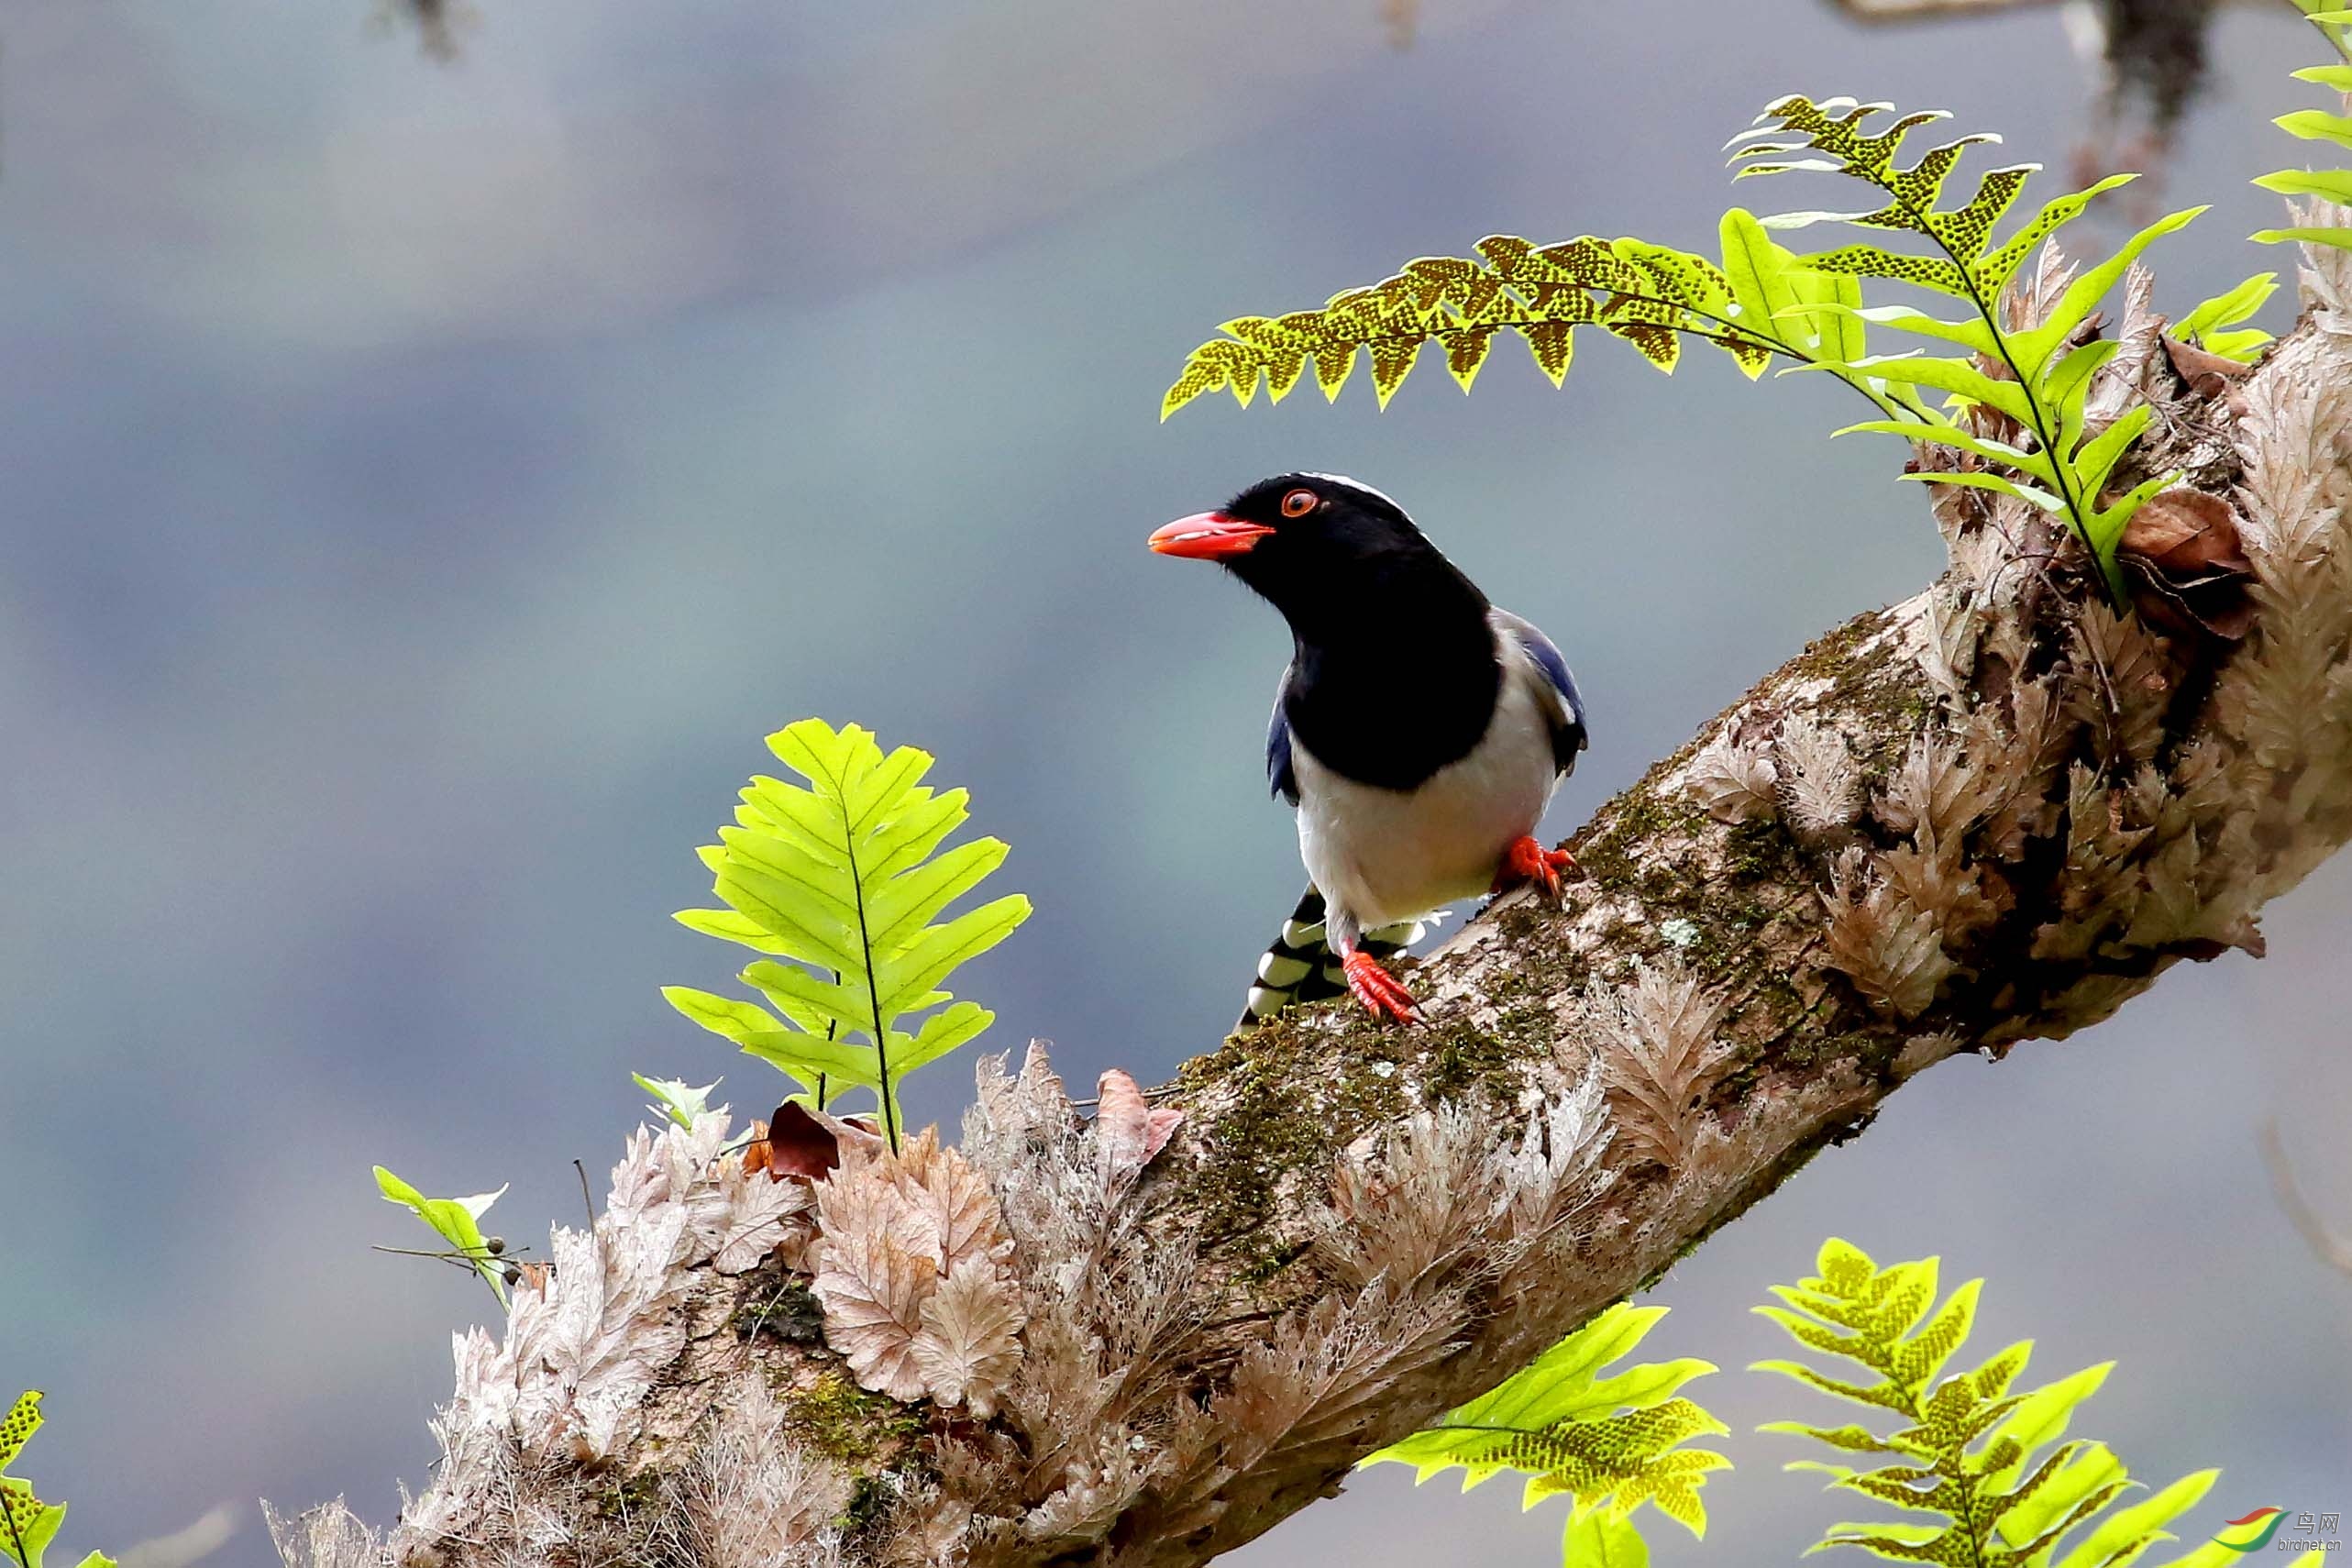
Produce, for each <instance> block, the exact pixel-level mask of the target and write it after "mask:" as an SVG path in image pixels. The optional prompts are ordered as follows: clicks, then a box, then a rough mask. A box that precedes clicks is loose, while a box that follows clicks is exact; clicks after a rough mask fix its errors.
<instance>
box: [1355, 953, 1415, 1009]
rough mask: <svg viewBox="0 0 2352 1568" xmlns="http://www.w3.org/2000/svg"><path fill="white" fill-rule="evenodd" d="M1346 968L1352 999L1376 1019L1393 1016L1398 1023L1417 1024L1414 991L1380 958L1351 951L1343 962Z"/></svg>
mask: <svg viewBox="0 0 2352 1568" xmlns="http://www.w3.org/2000/svg"><path fill="white" fill-rule="evenodd" d="M1342 967H1343V968H1345V969H1346V971H1347V977H1348V989H1349V990H1350V991H1352V992H1353V993H1354V996H1355V999H1356V1000H1358V1001H1360V1002H1362V1003H1363V1004H1364V1007H1365V1008H1366V1009H1368V1010H1370V1011H1371V1013H1372V1016H1373V1017H1375V1018H1378V1019H1394V1020H1395V1021H1397V1022H1398V1023H1419V1022H1420V1021H1421V1010H1420V1009H1419V1007H1418V1006H1416V1005H1415V1004H1414V1001H1413V993H1412V992H1410V991H1408V990H1407V989H1406V988H1405V983H1404V982H1403V981H1402V980H1399V979H1398V978H1397V977H1396V976H1394V975H1392V974H1390V973H1389V972H1388V971H1387V970H1386V969H1384V968H1382V967H1381V966H1380V960H1378V959H1377V958H1375V957H1374V956H1373V955H1371V954H1369V953H1364V952H1355V953H1351V954H1349V955H1347V957H1346V958H1345V959H1344V960H1343V961H1342Z"/></svg>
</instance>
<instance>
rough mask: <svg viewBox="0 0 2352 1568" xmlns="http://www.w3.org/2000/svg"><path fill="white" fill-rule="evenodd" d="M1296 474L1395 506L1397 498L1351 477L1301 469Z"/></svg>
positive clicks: (1402, 510) (1401, 508) (1400, 508)
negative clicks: (1345, 487)
mask: <svg viewBox="0 0 2352 1568" xmlns="http://www.w3.org/2000/svg"><path fill="white" fill-rule="evenodd" d="M1298 472H1299V474H1300V475H1301V476H1302V477H1304V478H1307V479H1319V480H1330V481H1331V483H1333V484H1343V485H1346V486H1347V487H1348V488H1349V489H1351V490H1360V491H1364V494H1366V495H1369V496H1373V497H1375V498H1377V499H1378V500H1381V501H1385V502H1387V503H1388V504H1389V505H1391V506H1397V498H1396V497H1395V496H1393V495H1391V494H1389V493H1388V492H1387V491H1385V490H1375V489H1374V488H1373V487H1372V486H1370V485H1368V484H1366V483H1364V481H1363V480H1360V479H1356V478H1354V477H1353V476H1352V475H1348V474H1327V473H1320V472H1318V471H1317V470H1315V469H1299V470H1298ZM1397 511H1399V512H1405V509H1404V508H1403V507H1401V506H1397ZM1405 515H1406V516H1408V517H1409V516H1411V515H1412V513H1409V512H1406V513H1405Z"/></svg>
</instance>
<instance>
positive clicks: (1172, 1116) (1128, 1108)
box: [1094, 1067, 1184, 1192]
mask: <svg viewBox="0 0 2352 1568" xmlns="http://www.w3.org/2000/svg"><path fill="white" fill-rule="evenodd" d="M1095 1092H1096V1093H1097V1094H1098V1095H1099V1096H1100V1097H1101V1099H1100V1100H1099V1109H1098V1110H1096V1112H1095V1123H1094V1136H1095V1145H1094V1157H1095V1168H1096V1170H1097V1171H1099V1173H1100V1174H1101V1176H1102V1186H1103V1190H1104V1191H1106V1192H1118V1191H1120V1190H1121V1189H1123V1188H1124V1187H1127V1186H1128V1184H1130V1183H1131V1182H1132V1181H1133V1180H1134V1179H1135V1178H1136V1177H1137V1176H1141V1175H1143V1167H1144V1166H1145V1165H1150V1164H1151V1163H1152V1157H1153V1156H1154V1154H1158V1153H1159V1152H1160V1151H1161V1150H1162V1149H1165V1148H1166V1147H1167V1145H1168V1140H1169V1139H1170V1138H1171V1137H1173V1136H1175V1134H1176V1126H1177V1124H1178V1123H1179V1122H1181V1121H1184V1112H1183V1111H1181V1110H1176V1108H1175V1107H1174V1106H1161V1107H1158V1108H1157V1109H1154V1107H1152V1106H1151V1105H1150V1104H1148V1103H1146V1102H1145V1100H1144V1099H1143V1090H1142V1089H1140V1088H1136V1087H1135V1080H1134V1079H1133V1078H1132V1077H1129V1076H1128V1075H1127V1074H1126V1073H1124V1072H1122V1071H1121V1070H1120V1069H1119V1068H1117V1067H1113V1068H1111V1069H1110V1071H1109V1072H1107V1073H1105V1074H1103V1075H1102V1077H1101V1078H1100V1079H1099V1080H1098V1081H1097V1084H1096V1089H1095Z"/></svg>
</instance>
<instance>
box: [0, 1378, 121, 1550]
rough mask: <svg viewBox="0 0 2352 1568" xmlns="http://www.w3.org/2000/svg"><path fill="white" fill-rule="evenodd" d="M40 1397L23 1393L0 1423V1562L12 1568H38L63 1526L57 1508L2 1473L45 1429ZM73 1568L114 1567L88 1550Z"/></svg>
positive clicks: (18, 1477)
mask: <svg viewBox="0 0 2352 1568" xmlns="http://www.w3.org/2000/svg"><path fill="white" fill-rule="evenodd" d="M41 1398H42V1395H41V1391H40V1390H39V1389H38V1388H33V1389H28V1390H27V1391H26V1392H25V1393H23V1394H21V1395H19V1396H17V1402H16V1404H14V1405H12V1406H10V1407H9V1409H8V1414H7V1416H6V1419H0V1563H10V1562H13V1563H15V1564H16V1565H17V1568H41V1562H42V1560H43V1558H44V1557H45V1556H46V1555H47V1554H48V1551H49V1548H50V1542H51V1541H53V1540H56V1539H57V1532H58V1530H59V1529H60V1528H61V1527H62V1526H63V1525H64V1523H65V1505H64V1504H63V1503H44V1502H42V1501H41V1500H40V1498H39V1497H38V1496H34V1495H33V1484H32V1483H31V1482H29V1481H28V1480H26V1479H25V1478H24V1477H23V1476H21V1475H11V1474H7V1470H8V1466H9V1464H10V1463H11V1462H13V1461H14V1460H15V1459H16V1457H17V1454H18V1453H20V1452H23V1451H24V1447H25V1444H26V1443H28V1442H29V1441H32V1436H33V1434H34V1433H35V1432H37V1431H39V1430H41V1428H42V1426H43V1425H44V1424H46V1423H45V1421H44V1419H43V1417H42V1415H41ZM78 1568H115V1560H114V1559H113V1558H111V1557H109V1556H107V1555H106V1554H105V1552H103V1551H93V1552H91V1553H90V1554H89V1555H88V1556H86V1557H84V1558H83V1560H82V1561H81V1562H80V1564H79V1565H78Z"/></svg>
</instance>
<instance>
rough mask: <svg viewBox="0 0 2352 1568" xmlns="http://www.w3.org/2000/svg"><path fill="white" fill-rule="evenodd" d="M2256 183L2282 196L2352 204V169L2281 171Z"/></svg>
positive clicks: (2263, 177)
mask: <svg viewBox="0 0 2352 1568" xmlns="http://www.w3.org/2000/svg"><path fill="white" fill-rule="evenodd" d="M2255 183H2256V184H2258V185H2259V186H2261V187H2262V188H2263V189H2264V190H2266V191H2276V192H2278V193H2280V195H2282V196H2324V197H2325V198H2326V199H2327V200H2329V201H2331V202H2335V203H2336V204H2339V205H2343V204H2352V169H2281V170H2280V171H2278V172H2277V173H2275V174H2264V175H2261V176H2259V177H2258V178H2257V179H2256V180H2255Z"/></svg>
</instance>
